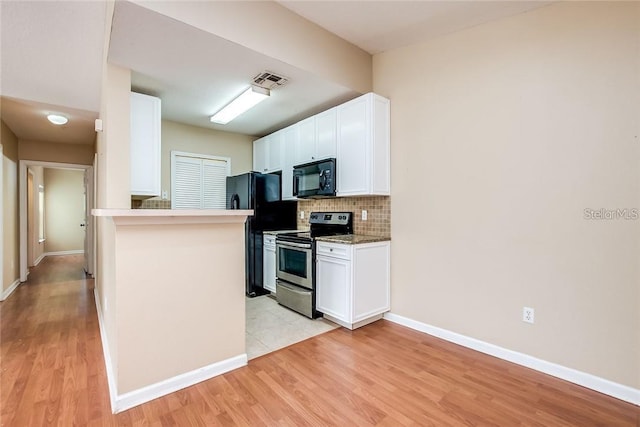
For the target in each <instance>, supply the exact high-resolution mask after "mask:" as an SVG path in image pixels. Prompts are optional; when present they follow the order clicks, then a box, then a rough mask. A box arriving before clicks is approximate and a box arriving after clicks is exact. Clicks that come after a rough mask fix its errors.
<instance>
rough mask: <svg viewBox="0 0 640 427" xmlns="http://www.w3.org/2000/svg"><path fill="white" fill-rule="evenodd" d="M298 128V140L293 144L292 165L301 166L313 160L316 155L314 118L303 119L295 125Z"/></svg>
mask: <svg viewBox="0 0 640 427" xmlns="http://www.w3.org/2000/svg"><path fill="white" fill-rule="evenodd" d="M294 126H296V127H297V128H298V139H297V141H296V144H295V150H294V151H295V157H294V165H301V164H303V163H309V162H312V161H314V160H315V155H316V118H315V116H313V117H309V118H308V119H304V120H302V121H301V122H298V123H297V124H295V125H294Z"/></svg>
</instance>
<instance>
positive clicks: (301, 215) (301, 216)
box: [300, 211, 304, 219]
mask: <svg viewBox="0 0 640 427" xmlns="http://www.w3.org/2000/svg"><path fill="white" fill-rule="evenodd" d="M300 219H304V211H300Z"/></svg>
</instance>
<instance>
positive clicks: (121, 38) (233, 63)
mask: <svg viewBox="0 0 640 427" xmlns="http://www.w3.org/2000/svg"><path fill="white" fill-rule="evenodd" d="M109 62H111V63H113V64H116V65H120V66H123V67H127V68H130V69H131V70H132V71H133V72H132V88H133V90H135V91H136V92H141V93H146V94H149V95H153V96H157V97H159V98H161V99H162V117H163V119H168V120H172V121H176V122H180V123H185V124H189V125H193V126H199V127H206V128H212V129H217V130H223V131H229V132H236V133H243V134H247V135H256V136H261V135H266V134H268V133H271V132H273V131H275V130H278V129H280V128H283V127H285V126H287V125H289V124H292V123H295V122H296V121H299V120H301V119H302V118H305V117H308V116H310V115H312V114H315V113H317V112H319V111H323V110H325V109H327V108H329V107H332V106H334V105H337V104H340V103H342V102H344V101H346V100H349V99H352V98H354V97H356V96H358V95H359V94H358V93H356V92H354V91H352V90H350V89H348V88H345V87H343V86H340V85H337V84H335V83H332V82H329V81H326V80H323V79H320V78H318V77H317V76H315V75H314V74H312V73H310V72H307V71H304V70H301V69H299V68H296V67H293V66H291V65H289V64H286V63H284V62H281V61H279V60H276V59H274V58H271V57H268V56H266V55H263V54H261V53H258V52H255V51H253V50H251V49H247V48H245V47H243V46H240V45H238V44H235V43H232V42H230V41H228V40H224V39H222V38H220V37H218V36H216V35H214V34H211V33H208V32H205V31H202V30H200V29H197V28H195V27H192V26H189V25H187V24H184V23H182V22H180V21H177V20H174V19H171V18H168V17H166V16H164V15H161V14H159V13H156V12H154V11H151V10H149V9H146V8H144V7H141V6H138V5H135V4H132V3H129V2H117V3H116V7H115V13H114V18H113V26H112V34H111V42H110V47H109ZM265 70H268V71H272V72H275V73H277V74H281V75H284V76H287V78H289V81H288V82H287V84H286V85H285V86H283V87H279V88H274V89H273V90H272V91H271V96H270V97H269V99H267V100H266V101H264V102H262V103H261V104H259V105H257V106H256V107H255V108H253V109H251V110H249V111H248V112H246V113H244V114H243V115H241V116H240V117H238V118H236V119H235V120H233V121H232V122H230V123H229V124H227V125H218V124H214V123H211V122H210V121H209V116H211V115H212V114H213V113H215V112H216V111H218V110H219V109H220V108H222V107H223V106H224V105H226V104H227V103H228V102H229V101H230V100H231V99H233V98H234V97H235V96H237V95H238V94H240V93H241V92H242V91H243V90H244V89H246V88H247V87H248V86H249V84H250V83H251V81H252V79H253V77H255V76H256V75H257V74H258V73H260V72H262V71H265Z"/></svg>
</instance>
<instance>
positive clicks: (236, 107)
mask: <svg viewBox="0 0 640 427" xmlns="http://www.w3.org/2000/svg"><path fill="white" fill-rule="evenodd" d="M268 97H269V89H265V88H261V87H259V86H251V87H250V88H249V89H247V90H245V91H244V92H242V94H240V96H238V97H237V98H236V99H234V100H233V101H231V102H230V103H228V104H227V105H226V106H225V107H224V108H223V109H222V110H220V111H218V112H217V113H215V114H214V115H213V116H211V121H212V122H213V123H219V124H221V125H226V124H227V123H229V122H230V121H231V120H233V119H235V118H236V117H238V116H239V115H240V114H242V113H244V112H245V111H247V110H248V109H249V108H251V107H253V106H254V105H256V104H257V103H259V102H260V101H263V100H265V99H267V98H268Z"/></svg>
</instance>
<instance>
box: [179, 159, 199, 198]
mask: <svg viewBox="0 0 640 427" xmlns="http://www.w3.org/2000/svg"><path fill="white" fill-rule="evenodd" d="M174 165H175V166H174V167H175V171H174V182H173V186H174V187H173V188H174V189H175V191H174V192H173V193H174V195H173V207H174V208H175V209H201V208H202V178H201V176H202V160H200V159H196V158H193V157H184V156H176V158H175V163H174Z"/></svg>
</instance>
